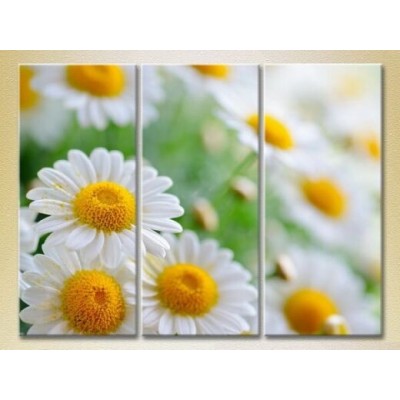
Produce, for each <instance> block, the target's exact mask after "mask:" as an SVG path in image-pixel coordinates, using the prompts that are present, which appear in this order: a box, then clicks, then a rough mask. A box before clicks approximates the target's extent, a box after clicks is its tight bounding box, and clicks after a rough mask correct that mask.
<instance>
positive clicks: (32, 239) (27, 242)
mask: <svg viewBox="0 0 400 400" xmlns="http://www.w3.org/2000/svg"><path fill="white" fill-rule="evenodd" d="M36 217H37V212H35V211H33V210H30V209H29V208H28V207H21V208H20V209H19V249H20V251H21V252H22V253H33V252H34V251H35V250H36V248H37V246H38V242H39V235H38V233H37V232H36V230H35V219H36Z"/></svg>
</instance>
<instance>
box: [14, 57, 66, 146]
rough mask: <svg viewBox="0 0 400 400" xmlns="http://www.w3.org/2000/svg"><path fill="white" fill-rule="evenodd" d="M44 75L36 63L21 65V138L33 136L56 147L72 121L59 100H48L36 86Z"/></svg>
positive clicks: (42, 142)
mask: <svg viewBox="0 0 400 400" xmlns="http://www.w3.org/2000/svg"><path fill="white" fill-rule="evenodd" d="M38 74H40V70H39V69H38V67H35V66H27V65H23V66H20V70H19V110H20V115H19V116H20V120H19V121H20V132H21V140H22V141H25V140H26V139H27V138H28V137H31V138H32V139H33V140H34V141H36V142H37V143H39V144H40V145H41V146H42V147H46V148H52V147H53V146H54V145H56V144H57V142H58V141H59V140H60V138H61V137H62V135H63V133H64V130H65V128H66V127H67V125H68V123H69V121H70V120H71V118H70V117H71V115H70V113H69V112H68V111H67V110H65V108H64V107H63V106H62V104H61V103H60V102H59V101H55V100H52V99H48V98H46V97H44V96H42V95H41V94H40V93H39V92H38V91H37V90H35V89H33V88H32V79H33V78H34V77H35V76H38Z"/></svg>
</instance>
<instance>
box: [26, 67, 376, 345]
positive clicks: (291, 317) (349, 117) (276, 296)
mask: <svg viewBox="0 0 400 400" xmlns="http://www.w3.org/2000/svg"><path fill="white" fill-rule="evenodd" d="M19 72H20V205H21V208H20V224H19V226H20V266H19V269H20V271H19V273H20V275H19V277H20V278H19V279H20V285H19V287H20V314H19V315H20V334H21V335H27V336H34V335H85V336H97V335H132V336H138V335H144V336H157V335H158V336H161V335H164V336H188V335H194V336H204V335H209V336H211V335H214V336H215V335H218V336H228V335H229V336H231V335H237V336H239V337H243V338H245V337H248V336H261V337H262V336H264V335H267V336H282V335H292V336H295V335H307V336H313V335H319V336H327V337H329V336H335V335H357V336H362V335H379V334H381V329H382V328H381V317H382V315H381V314H382V310H381V289H382V288H381V280H380V278H381V259H382V254H381V107H382V105H381V90H382V89H381V66H380V65H375V64H274V65H265V66H262V67H261V66H258V65H206V64H204V65H142V66H140V67H137V66H135V65H128V64H123V65H83V64H82V65H55V64H54V65H38V64H35V65H21V66H20V71H19Z"/></svg>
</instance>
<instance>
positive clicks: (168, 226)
mask: <svg viewBox="0 0 400 400" xmlns="http://www.w3.org/2000/svg"><path fill="white" fill-rule="evenodd" d="M142 225H143V227H144V228H149V229H154V230H156V231H163V232H173V233H176V232H182V227H181V225H180V224H178V222H175V221H171V220H159V219H156V218H149V217H146V220H143V224H142Z"/></svg>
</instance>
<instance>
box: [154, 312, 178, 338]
mask: <svg viewBox="0 0 400 400" xmlns="http://www.w3.org/2000/svg"><path fill="white" fill-rule="evenodd" d="M158 331H159V333H160V335H172V334H173V333H174V319H173V318H172V316H171V315H170V313H169V312H168V311H165V312H164V314H162V315H161V318H160V322H159V325H158Z"/></svg>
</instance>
